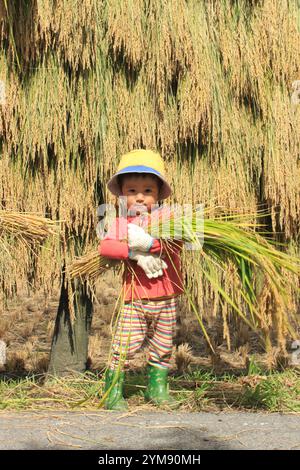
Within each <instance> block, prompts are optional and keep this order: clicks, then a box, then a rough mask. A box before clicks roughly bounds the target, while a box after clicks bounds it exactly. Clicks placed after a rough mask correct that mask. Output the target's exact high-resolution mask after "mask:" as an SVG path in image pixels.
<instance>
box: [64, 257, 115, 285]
mask: <svg viewBox="0 0 300 470" xmlns="http://www.w3.org/2000/svg"><path fill="white" fill-rule="evenodd" d="M117 264H119V261H118V260H117V261H116V260H112V259H108V258H104V257H103V256H99V252H98V251H93V252H91V253H87V254H86V255H84V256H81V257H80V258H78V259H76V260H75V261H74V262H73V263H72V264H71V265H70V267H69V275H70V277H71V279H73V278H75V277H79V278H80V279H81V280H82V281H83V280H85V279H87V278H88V279H89V280H90V281H94V280H96V279H97V278H98V276H99V275H100V274H103V273H105V272H106V271H107V270H108V269H110V268H111V267H114V266H116V265H117Z"/></svg>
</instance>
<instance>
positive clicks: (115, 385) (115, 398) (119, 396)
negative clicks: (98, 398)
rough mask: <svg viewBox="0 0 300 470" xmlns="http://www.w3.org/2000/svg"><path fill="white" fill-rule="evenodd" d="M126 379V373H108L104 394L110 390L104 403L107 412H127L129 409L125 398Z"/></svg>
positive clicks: (108, 371)
mask: <svg viewBox="0 0 300 470" xmlns="http://www.w3.org/2000/svg"><path fill="white" fill-rule="evenodd" d="M124 378H125V372H120V371H117V370H111V369H108V370H107V371H106V374H105V388H104V393H106V392H107V391H108V390H110V391H109V393H108V396H107V398H106V400H105V403H104V408H105V409H106V410H118V411H125V410H127V409H128V405H127V402H126V400H124V397H123V382H124Z"/></svg>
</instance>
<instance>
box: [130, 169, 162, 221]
mask: <svg viewBox="0 0 300 470" xmlns="http://www.w3.org/2000/svg"><path fill="white" fill-rule="evenodd" d="M122 195H123V196H127V209H132V210H133V209H134V210H135V213H136V215H140V214H141V212H143V211H139V210H138V209H139V207H140V208H141V209H142V206H144V210H145V207H146V208H147V212H150V211H151V205H152V204H156V203H157V201H158V196H159V188H158V183H157V181H156V179H155V178H153V177H151V176H148V175H147V176H130V175H128V176H125V177H124V179H123V181H122Z"/></svg>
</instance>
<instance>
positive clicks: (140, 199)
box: [136, 193, 144, 202]
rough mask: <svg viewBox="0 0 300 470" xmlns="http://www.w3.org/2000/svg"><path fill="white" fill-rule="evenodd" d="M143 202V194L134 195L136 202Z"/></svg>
mask: <svg viewBox="0 0 300 470" xmlns="http://www.w3.org/2000/svg"><path fill="white" fill-rule="evenodd" d="M143 201H144V194H143V193H138V194H137V195H136V202H143Z"/></svg>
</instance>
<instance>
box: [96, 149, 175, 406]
mask: <svg viewBox="0 0 300 470" xmlns="http://www.w3.org/2000/svg"><path fill="white" fill-rule="evenodd" d="M108 189H109V190H110V191H111V192H112V193H113V194H114V195H116V196H126V198H127V199H126V200H125V201H126V205H127V209H128V211H127V217H126V218H124V217H123V218H122V217H119V218H116V220H115V223H114V224H113V225H112V227H111V229H110V231H109V232H108V234H107V235H106V237H105V238H104V239H103V240H102V241H101V242H100V245H99V252H100V254H101V255H102V256H104V257H107V258H111V259H122V260H125V263H126V269H125V272H124V287H123V289H124V290H123V294H124V305H123V307H122V310H121V312H120V316H119V319H118V324H117V329H116V333H115V335H114V339H113V347H112V350H113V356H112V362H111V364H110V368H109V369H108V370H107V372H106V377H105V392H107V398H106V401H105V407H106V408H107V409H111V410H125V409H127V403H126V401H125V399H124V398H123V382H124V370H125V369H126V368H127V367H128V363H129V359H131V358H132V357H133V355H134V353H135V352H137V351H138V350H139V349H140V348H141V347H142V346H144V344H145V343H146V344H147V345H149V359H148V386H147V389H146V392H145V398H146V400H147V401H151V402H152V403H154V404H157V405H160V404H169V405H172V404H174V400H172V399H171V397H170V396H169V393H168V385H167V375H168V371H169V368H170V365H169V362H170V358H171V354H172V343H173V341H172V340H173V336H174V332H175V326H176V312H177V297H178V295H180V294H181V293H182V292H183V286H182V274H181V266H180V250H181V246H182V245H181V242H174V241H173V242H172V244H171V245H170V244H168V247H167V246H166V243H164V242H162V241H160V240H159V239H155V238H153V237H151V235H149V234H148V233H147V232H146V231H145V230H144V229H143V228H142V227H141V226H139V225H141V224H142V223H143V221H145V215H146V218H147V217H149V215H148V214H150V211H151V208H152V207H151V206H153V205H155V204H156V205H157V202H158V201H159V200H162V199H165V198H167V197H168V196H169V195H170V194H171V188H170V186H169V184H168V183H167V181H166V180H165V178H164V163H163V161H162V158H161V156H160V155H159V154H158V153H155V152H153V151H151V150H133V151H131V152H129V153H127V154H125V155H123V156H122V158H121V161H120V164H119V167H118V171H117V173H116V174H115V175H114V176H113V177H112V178H111V180H110V181H109V182H108ZM156 211H158V214H159V211H160V209H156ZM156 214H157V212H156ZM137 224H139V225H137ZM170 246H171V249H170ZM125 351H126V359H125V362H124V364H123V363H122V362H123V355H124V352H125Z"/></svg>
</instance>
